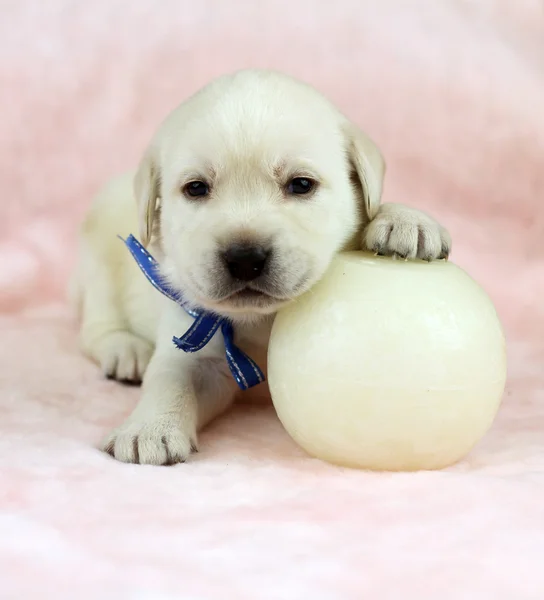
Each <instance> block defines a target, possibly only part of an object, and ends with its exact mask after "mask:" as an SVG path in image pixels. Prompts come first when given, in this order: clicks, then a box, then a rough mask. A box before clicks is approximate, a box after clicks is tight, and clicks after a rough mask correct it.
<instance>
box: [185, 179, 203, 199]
mask: <svg viewBox="0 0 544 600" xmlns="http://www.w3.org/2000/svg"><path fill="white" fill-rule="evenodd" d="M183 191H184V192H185V193H186V194H187V196H191V198H202V197H204V196H207V195H208V194H209V193H210V187H209V186H208V184H207V183H204V182H203V181H190V182H189V183H188V184H187V185H186V186H185V187H184V188H183Z"/></svg>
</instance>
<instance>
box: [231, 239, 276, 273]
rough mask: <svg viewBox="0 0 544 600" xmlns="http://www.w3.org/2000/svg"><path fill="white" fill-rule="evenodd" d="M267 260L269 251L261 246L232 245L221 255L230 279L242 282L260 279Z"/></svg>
mask: <svg viewBox="0 0 544 600" xmlns="http://www.w3.org/2000/svg"><path fill="white" fill-rule="evenodd" d="M269 258H270V251H269V250H267V249H266V248H264V247H263V246H258V245H249V244H233V245H232V246H230V248H228V250H227V251H226V252H225V253H224V254H223V259H224V261H225V263H226V266H227V269H228V272H229V273H230V275H231V277H232V278H233V279H235V280H237V281H243V282H249V281H253V280H255V279H257V278H258V277H260V275H261V274H262V273H263V271H264V270H265V267H266V265H267V262H268V260H269Z"/></svg>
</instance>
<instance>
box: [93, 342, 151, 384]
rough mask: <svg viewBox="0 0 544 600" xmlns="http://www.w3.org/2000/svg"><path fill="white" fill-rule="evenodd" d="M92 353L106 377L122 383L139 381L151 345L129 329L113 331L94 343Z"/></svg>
mask: <svg viewBox="0 0 544 600" xmlns="http://www.w3.org/2000/svg"><path fill="white" fill-rule="evenodd" d="M92 354H93V356H95V358H96V360H97V361H98V362H99V363H100V367H101V368H102V371H103V373H104V375H105V376H106V377H109V378H110V379H117V380H118V381H122V382H124V383H133V384H136V383H140V382H141V381H142V378H143V376H144V373H145V370H146V368H147V365H148V363H149V360H150V359H151V355H152V354H153V347H152V346H151V344H149V342H146V341H145V340H143V339H142V338H140V337H138V336H137V335H135V334H133V333H131V332H130V331H113V332H112V333H109V334H108V335H106V336H104V337H103V338H101V339H100V340H98V341H97V342H96V343H95V344H94V348H93V349H92Z"/></svg>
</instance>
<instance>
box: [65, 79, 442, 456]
mask: <svg viewBox="0 0 544 600" xmlns="http://www.w3.org/2000/svg"><path fill="white" fill-rule="evenodd" d="M383 173H384V164H383V161H382V158H381V155H380V153H379V151H378V150H377V148H376V147H375V145H374V144H373V143H372V142H371V140H369V139H368V138H367V137H366V136H365V135H364V134H363V133H362V132H360V131H358V130H357V129H356V128H355V127H354V126H353V125H352V124H351V123H349V121H348V120H347V119H346V118H345V117H344V116H343V115H341V114H340V113H339V112H338V111H337V110H336V109H335V108H334V107H333V106H332V105H331V104H330V103H329V102H328V101H327V100H326V99H325V98H323V97H322V96H321V95H320V94H318V93H317V92H316V91H315V90H313V89H312V88H310V87H308V86H306V85H304V84H301V83H299V82H296V81H294V80H292V79H290V78H288V77H285V76H283V75H279V74H277V73H271V72H266V71H243V72H240V73H237V74H235V75H233V76H228V77H223V78H221V79H219V80H217V81H215V82H213V83H212V84H210V85H209V86H207V87H206V88H204V89H203V90H202V91H200V92H199V93H197V94H196V95H195V96H193V97H192V98H190V99H189V100H187V101H186V102H185V103H184V104H182V105H181V106H180V107H179V108H178V109H176V110H175V111H174V112H173V113H172V114H171V115H170V116H169V117H168V118H167V119H166V120H165V122H164V123H163V124H162V126H161V127H160V128H159V130H158V132H157V134H156V136H155V137H154V139H153V141H152V142H151V145H150V147H149V149H148V150H147V152H146V154H145V156H144V158H143V160H142V163H141V164H140V167H139V169H138V171H137V173H136V174H135V175H133V174H127V175H125V176H123V177H120V178H118V179H116V180H115V181H113V182H111V183H110V184H109V185H108V186H107V188H106V189H105V190H104V191H103V192H102V193H101V194H99V196H98V197H97V198H96V200H95V202H94V204H93V206H92V208H91V210H90V212H89V214H88V216H87V219H86V221H85V223H84V226H83V230H82V240H81V260H80V267H79V269H78V272H77V275H76V279H75V292H76V298H77V300H78V303H79V306H80V312H81V318H82V326H81V342H82V347H83V349H84V351H85V352H86V353H87V354H88V355H89V356H90V357H91V358H93V359H94V360H95V361H96V362H98V363H99V364H100V365H101V367H102V369H103V370H104V372H105V373H106V374H107V375H109V376H112V377H115V378H117V379H120V380H135V381H137V380H139V379H140V378H141V377H143V388H142V399H141V401H140V403H139V404H138V406H137V407H136V409H135V410H134V412H133V414H132V415H131V416H130V417H129V418H128V420H127V421H126V422H125V423H124V424H123V425H121V426H120V427H119V428H118V429H116V430H115V431H114V432H112V434H111V435H110V436H108V438H107V439H106V440H105V442H104V448H105V449H106V450H107V451H108V452H110V453H111V454H112V455H114V456H115V457H116V458H118V459H119V460H122V461H126V462H140V463H150V464H168V463H172V462H179V461H183V460H185V459H186V458H187V457H188V455H189V454H190V452H191V451H192V450H193V449H195V448H196V444H197V431H198V430H199V429H200V428H201V427H203V426H204V425H205V424H206V423H208V422H209V421H210V420H211V419H213V418H214V417H216V416H217V415H219V414H220V413H221V412H223V411H224V410H225V409H226V408H227V407H228V406H229V405H230V404H231V402H232V401H233V399H234V396H235V392H236V386H235V383H234V381H233V379H232V377H231V375H230V372H229V370H228V368H227V365H226V361H225V359H224V356H225V348H224V344H223V341H222V338H221V336H220V335H216V336H214V338H213V339H212V341H211V342H210V343H209V344H208V345H206V346H205V347H204V348H203V349H202V350H200V351H199V352H197V353H195V354H186V353H184V352H182V351H181V350H179V349H177V348H175V347H174V346H173V344H172V342H171V340H172V336H173V335H181V334H182V333H183V332H184V331H186V330H187V329H188V328H189V327H190V325H191V324H192V321H193V319H192V317H190V316H189V315H188V314H187V313H186V312H185V311H184V310H183V309H182V308H181V307H180V306H178V305H177V304H175V303H174V302H172V301H171V300H169V299H167V298H165V297H163V296H162V295H161V294H160V293H159V292H157V291H156V290H155V289H154V288H153V287H152V286H151V285H150V284H149V282H148V281H147V280H146V278H145V277H144V276H143V275H142V274H141V273H140V271H139V268H138V267H137V265H136V264H135V262H134V260H133V259H132V257H131V255H130V253H129V252H128V251H127V250H126V248H125V247H124V245H123V244H122V242H121V241H120V240H119V239H118V237H117V236H118V235H121V236H123V237H126V236H127V235H128V234H129V233H133V232H134V233H135V232H137V231H139V232H140V238H141V241H142V242H143V243H144V245H149V246H150V249H151V251H152V253H153V254H154V255H155V257H156V258H157V259H158V260H159V263H160V266H161V271H162V273H163V275H164V276H165V277H166V279H167V280H168V281H169V283H170V285H171V286H173V287H174V288H176V289H178V290H179V291H180V292H181V293H182V294H183V297H184V298H185V300H186V301H187V302H188V303H189V304H190V305H193V306H195V307H199V308H203V309H205V310H209V311H213V312H215V313H218V314H221V315H224V316H226V317H228V318H230V319H231V320H232V321H233V322H234V324H235V335H236V342H237V344H238V345H239V346H240V347H241V348H242V349H243V350H244V351H246V352H247V353H248V354H249V355H250V356H251V357H252V358H253V359H254V360H255V361H256V362H257V363H258V364H259V365H260V366H261V368H263V369H264V368H265V367H266V349H267V344H268V337H269V334H270V328H271V325H272V321H273V316H274V314H275V312H276V311H277V310H278V309H279V308H280V307H281V306H283V305H284V304H286V303H287V302H289V301H290V300H292V299H293V298H295V297H297V296H298V295H300V294H301V293H303V292H305V291H306V290H308V289H310V288H311V286H312V285H313V284H314V283H315V282H316V281H317V280H319V278H320V277H321V276H322V274H323V273H324V271H325V270H326V268H327V266H328V265H329V263H330V260H331V258H332V257H333V256H334V255H335V254H336V253H337V252H339V251H342V250H344V249H348V248H353V247H354V246H358V247H361V246H364V247H366V248H369V249H371V250H374V251H377V252H380V253H383V254H399V255H401V256H405V257H416V256H418V257H420V258H425V259H428V260H431V259H433V258H439V257H445V256H447V254H448V252H449V247H450V239H449V236H448V234H447V232H446V231H445V230H444V229H443V228H442V227H440V225H438V224H437V223H435V222H434V221H433V220H432V219H431V218H430V217H428V216H427V215H425V214H423V213H420V212H418V211H415V210H412V209H408V208H406V207H404V206H401V205H391V204H390V205H384V206H382V207H380V206H379V203H380V197H381V187H382V180H383ZM133 180H134V187H133V184H132V181H133ZM261 388H262V389H261ZM245 394H248V392H245ZM253 395H254V396H255V395H256V396H264V397H265V396H267V390H266V385H261V386H258V387H257V388H255V390H254V391H253Z"/></svg>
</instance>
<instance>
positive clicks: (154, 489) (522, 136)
mask: <svg viewBox="0 0 544 600" xmlns="http://www.w3.org/2000/svg"><path fill="white" fill-rule="evenodd" d="M0 11H1V18H0V178H1V182H2V193H3V199H2V206H3V207H4V208H3V210H2V228H1V230H2V234H1V237H0V265H1V266H0V308H1V310H2V315H1V331H2V344H1V346H0V353H1V355H2V356H1V361H0V386H1V395H0V449H1V450H0V598H2V600H4V599H6V600H7V599H11V598H13V599H15V598H16V599H18V600H21V599H32V598H36V599H38V598H39V599H42V598H55V599H66V600H74V599H76V598H77V599H79V600H86V599H93V600H94V599H96V598H103V599H109V598H117V599H118V598H123V599H142V600H143V599H150V600H170V599H174V598H184V599H202V600H204V599H230V598H232V599H236V600H242V599H248V600H255V599H259V600H266V599H270V600H272V599H274V600H275V599H304V600H306V599H309V598H311V599H313V600H344V599H346V600H348V599H349V600H359V599H361V598H375V599H378V600H387V599H391V600H396V599H398V598H403V599H412V598H413V599H417V600H426V599H429V600H431V599H432V600H435V599H437V598H440V599H441V600H450V599H451V600H470V599H472V598H474V599H477V600H483V599H493V600H529V599H535V600H537V599H538V600H541V599H542V598H543V597H544V570H543V568H542V561H543V557H544V391H543V390H544V385H543V364H544V363H543V361H544V342H543V339H542V334H543V332H544V326H543V324H542V323H543V317H544V304H543V303H542V297H543V295H544V252H543V244H542V239H543V236H544V213H543V212H542V210H539V208H540V204H541V202H542V198H543V193H544V168H543V165H544V110H543V107H544V74H543V73H544V17H543V7H542V3H541V2H540V1H539V0H519V1H516V2H513V1H511V0H479V1H478V2H474V1H469V0H457V1H455V0H432V1H431V0H416V1H412V2H404V1H403V0H382V1H381V2H374V1H373V0H336V1H335V2H323V3H318V2H313V3H312V2H310V1H303V0H298V1H297V0H263V1H262V2H256V1H255V2H244V1H243V0H237V1H236V2H222V1H221V0H198V1H194V2H185V1H183V0H181V1H180V0H162V1H161V2H148V1H146V0H131V1H130V2H129V1H128V0H126V1H124V0H94V1H93V2H72V1H70V0H52V1H51V2H40V1H39V0H35V1H32V0H20V1H19V2H18V3H15V2H3V3H2V4H1V7H0ZM247 66H264V67H274V68H278V69H281V70H284V71H287V72H290V73H292V74H294V75H297V76H299V77H301V78H303V79H305V80H307V81H309V82H311V83H313V84H314V85H316V86H317V87H318V88H320V89H321V90H322V91H324V92H325V93H327V94H328V95H329V96H330V97H331V98H332V99H333V100H335V101H336V102H337V103H338V104H339V105H340V106H341V107H342V108H343V110H344V111H345V112H346V113H347V114H348V115H350V116H351V117H352V118H353V119H354V120H355V121H356V122H358V123H359V124H360V125H361V126H363V127H364V128H365V129H367V130H368V131H369V132H370V133H371V135H372V136H373V137H374V138H375V139H376V140H377V141H378V143H379V144H380V146H381V147H382V148H383V151H384V153H385V155H386V157H387V161H388V174H387V179H386V190H385V201H401V202H406V203H409V204H413V205H414V206H417V207H421V208H423V209H427V210H430V211H431V212H433V214H435V215H436V216H437V217H439V218H440V219H441V220H442V221H443V222H444V223H445V224H446V225H447V226H448V227H449V229H450V230H451V232H452V234H453V238H454V253H453V256H452V260H454V261H455V262H457V263H458V264H460V265H461V266H462V267H463V268H465V269H466V270H467V271H468V272H469V273H471V274H472V275H473V276H474V277H475V278H476V279H477V280H478V281H480V283H481V284H482V285H483V286H484V287H485V289H486V290H487V291H488V293H489V294H490V295H491V297H492V298H493V300H494V302H495V303H496V306H497V308H498V311H499V314H500V316H501V318H502V320H503V323H504V326H505V329H506V332H507V336H508V343H509V361H510V362H509V380H508V386H507V393H506V395H505V399H504V404H503V408H502V410H501V412H500V414H499V417H498V419H497V421H496V423H495V425H494V427H493V429H492V431H491V432H490V433H489V434H488V435H487V436H486V437H485V439H484V440H483V441H482V442H481V443H480V444H479V445H478V446H477V448H476V449H475V450H474V451H473V452H472V453H471V455H470V456H469V457H468V458H467V459H466V460H464V461H463V462H461V463H460V464H458V465H456V466H455V467H453V468H450V469H448V470H445V471H442V472H421V473H416V474H380V473H366V472H358V471H350V470H343V469H339V468H336V467H332V466H328V465H326V464H323V463H321V462H319V461H317V460H312V459H310V458H308V457H307V456H306V455H305V454H304V453H303V452H302V451H301V450H299V449H298V448H297V447H296V446H295V445H294V443H293V442H292V441H291V440H290V439H289V437H288V436H287V434H286V433H285V432H284V431H283V430H282V427H281V426H280V424H279V422H278V421H277V419H276V417H275V415H274V412H273V410H272V409H271V408H268V407H266V408H262V407H261V408H248V407H239V408H237V409H236V410H235V411H233V412H232V414H230V415H229V416H227V417H225V418H223V419H220V420H219V421H218V422H217V423H215V424H214V425H213V426H212V427H210V428H209V429H208V431H207V432H206V433H204V434H203V435H202V438H201V446H202V451H201V452H200V453H199V454H198V455H197V456H196V457H195V458H194V460H191V461H190V462H189V463H187V464H184V465H179V466H176V467H173V468H150V467H139V466H129V465H123V464H119V463H116V462H114V461H113V460H111V459H110V458H109V457H108V456H106V455H103V454H101V453H100V452H98V451H97V450H96V449H95V447H96V443H97V442H98V440H99V439H100V438H101V437H102V436H103V435H104V434H105V433H106V432H107V431H108V429H109V428H111V427H112V426H113V425H115V424H117V423H119V422H120V421H121V420H122V418H123V417H124V415H126V414H127V412H128V411H129V410H130V408H131V407H132V406H133V404H134V402H135V401H136V398H137V395H138V390H135V389H129V388H125V387H122V386H119V385H116V384H114V383H111V382H107V381H104V380H102V379H101V377H100V374H99V373H98V371H97V369H96V368H95V367H94V366H93V365H91V364H89V363H88V362H87V361H86V360H85V359H84V358H82V357H81V356H80V354H79V353H78V350H77V347H76V336H75V329H74V325H73V322H72V320H71V318H70V316H69V314H68V310H67V308H66V304H65V303H64V295H63V294H64V288H65V284H66V279H67V275H68V273H69V271H70V269H71V267H72V263H73V257H74V240H75V236H76V229H77V224H78V220H79V219H80V217H81V215H82V213H83V212H84V210H85V208H86V206H87V205H88V203H89V201H90V198H91V196H92V193H93V192H94V191H95V190H96V189H97V188H98V187H99V185H100V184H101V183H102V182H103V181H104V180H105V179H106V178H107V177H109V176H110V175H112V174H114V173H116V172H118V171H119V170H122V169H125V168H126V167H129V166H132V165H133V164H134V163H135V162H136V161H137V160H138V158H139V155H140V153H141V152H142V150H143V148H144V146H145V144H146V143H147V141H148V139H149V137H150V135H151V133H152V131H153V129H154V128H155V127H156V125H157V124H158V123H159V121H160V120H161V119H162V117H163V116H164V115H165V114H166V112H167V111H168V110H169V109H171V108H172V107H173V106H174V105H175V104H177V103H178V102H179V101H180V100H182V99H183V98H184V97H185V96H186V95H187V94H189V93H191V92H192V91H194V90H195V89H196V88H198V87H199V86H200V85H202V84H204V83H205V82H206V81H208V80H209V79H210V78H211V77H213V76H215V75H217V74H220V73H223V72H225V71H230V70H234V69H237V68H240V67H247Z"/></svg>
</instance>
